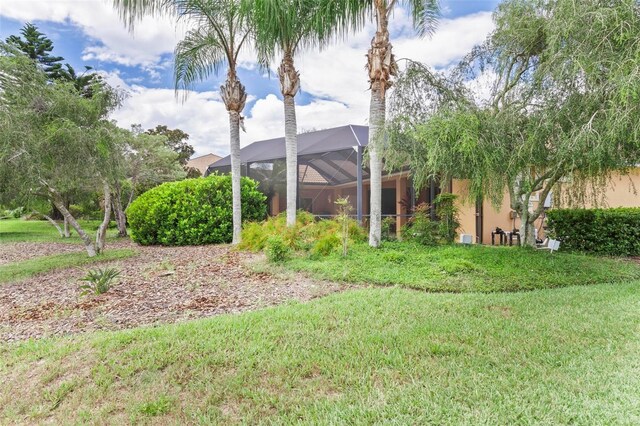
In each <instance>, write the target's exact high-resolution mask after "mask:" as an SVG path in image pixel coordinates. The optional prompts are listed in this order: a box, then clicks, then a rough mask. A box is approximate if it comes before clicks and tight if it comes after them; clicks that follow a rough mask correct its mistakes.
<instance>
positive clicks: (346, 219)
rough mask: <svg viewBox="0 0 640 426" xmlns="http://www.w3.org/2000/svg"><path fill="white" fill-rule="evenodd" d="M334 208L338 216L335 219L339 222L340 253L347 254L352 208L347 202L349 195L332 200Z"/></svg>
mask: <svg viewBox="0 0 640 426" xmlns="http://www.w3.org/2000/svg"><path fill="white" fill-rule="evenodd" d="M334 204H335V205H336V208H337V210H338V216H337V217H336V220H337V221H338V223H339V224H340V241H341V242H342V255H343V256H346V255H347V250H348V249H349V223H350V220H351V219H350V214H351V211H352V210H353V207H351V204H349V197H347V198H338V199H337V200H336V201H334Z"/></svg>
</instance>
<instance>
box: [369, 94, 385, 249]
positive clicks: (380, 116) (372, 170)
mask: <svg viewBox="0 0 640 426" xmlns="http://www.w3.org/2000/svg"><path fill="white" fill-rule="evenodd" d="M384 119H385V101H384V98H382V96H381V94H380V93H379V91H375V90H373V89H372V91H371V107H370V110H369V148H368V150H369V174H370V176H371V180H370V183H371V202H370V203H369V209H370V211H369V245H370V246H371V247H378V246H379V245H380V241H381V237H382V158H381V157H380V152H379V144H380V142H381V141H380V139H381V138H382V131H383V126H384Z"/></svg>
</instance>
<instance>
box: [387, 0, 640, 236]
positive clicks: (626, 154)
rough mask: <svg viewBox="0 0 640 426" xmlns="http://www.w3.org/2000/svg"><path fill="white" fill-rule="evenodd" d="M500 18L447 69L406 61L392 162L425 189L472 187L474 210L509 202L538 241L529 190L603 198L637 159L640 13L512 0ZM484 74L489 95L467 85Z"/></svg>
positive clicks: (625, 5)
mask: <svg viewBox="0 0 640 426" xmlns="http://www.w3.org/2000/svg"><path fill="white" fill-rule="evenodd" d="M494 21H495V30H494V31H492V32H491V34H489V36H488V37H487V40H486V41H485V43H483V44H482V45H480V46H477V47H476V48H474V49H473V50H472V51H471V52H469V54H468V55H466V56H465V58H464V59H463V61H461V63H460V64H459V66H458V67H454V68H452V71H451V72H448V73H446V74H440V73H436V72H433V71H432V70H431V69H429V67H427V66H426V65H423V64H418V63H410V64H408V66H407V69H406V70H405V72H403V74H402V75H401V76H400V78H398V79H397V80H396V81H395V84H394V93H393V95H392V99H391V102H390V113H391V116H392V120H391V123H390V125H389V126H388V128H387V134H388V142H389V143H388V144H387V145H386V148H387V149H386V152H385V154H386V156H385V160H386V163H385V164H386V165H387V166H388V167H401V166H404V165H407V164H409V165H410V168H411V170H412V171H413V174H414V178H415V179H414V182H416V185H417V186H419V187H420V186H424V185H425V184H426V183H427V182H428V180H429V179H431V178H437V177H445V179H449V178H456V179H466V180H468V184H469V191H468V196H469V199H470V200H473V201H475V200H477V199H478V198H479V197H484V198H485V199H487V200H490V201H492V202H493V203H494V204H495V205H499V204H500V203H501V202H502V199H503V197H504V195H505V193H508V196H509V201H510V207H511V208H512V209H513V210H514V211H516V212H517V213H518V216H519V217H520V218H521V220H522V221H523V222H524V223H525V224H528V225H529V226H525V227H523V229H524V231H525V234H524V235H522V240H523V242H524V243H532V242H533V238H532V237H533V235H531V232H530V229H531V225H532V224H533V223H534V221H535V220H536V219H537V218H538V217H539V216H540V215H541V213H542V210H543V208H544V206H543V203H539V204H538V206H537V207H536V208H533V209H532V208H530V207H529V199H530V197H531V196H532V195H533V194H534V193H537V194H539V196H540V198H541V199H543V200H544V199H545V197H546V195H547V194H548V193H549V191H551V189H552V188H553V191H554V194H556V195H558V194H559V193H560V192H562V193H565V194H569V195H572V196H573V198H580V197H583V196H584V195H585V194H588V193H592V192H595V193H602V192H603V191H604V187H605V183H606V180H607V179H606V178H607V177H608V176H610V175H611V173H613V172H614V171H617V170H625V169H628V168H630V167H634V166H635V164H636V163H637V159H638V158H640V121H639V120H637V117H638V116H640V102H638V101H637V99H640V78H639V77H640V61H639V60H638V58H640V41H639V40H640V8H638V2H637V1H636V0H617V1H614V2H609V3H607V2H604V3H603V2H602V1H600V0H582V1H581V2H580V7H576V2H575V1H574V0H557V1H544V0H505V1H503V2H500V5H499V6H498V8H497V10H496V12H495V13H494ZM604 70H606V71H604ZM489 76H491V77H489ZM487 77H489V78H491V79H492V81H493V82H494V83H495V84H490V85H488V86H489V87H490V90H489V93H486V87H487V85H484V84H474V85H469V84H468V82H469V81H476V82H477V81H484V79H485V78H487ZM568 180H570V181H571V185H565V184H563V182H564V181H568ZM589 189H593V190H595V191H589ZM506 190H508V192H506Z"/></svg>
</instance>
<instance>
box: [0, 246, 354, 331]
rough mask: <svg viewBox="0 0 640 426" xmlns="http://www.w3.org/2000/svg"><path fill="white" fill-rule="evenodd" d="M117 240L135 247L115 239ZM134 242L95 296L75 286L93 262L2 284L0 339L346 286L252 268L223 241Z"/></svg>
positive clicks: (231, 308) (308, 295)
mask: <svg viewBox="0 0 640 426" xmlns="http://www.w3.org/2000/svg"><path fill="white" fill-rule="evenodd" d="M43 244H46V243H20V245H21V249H24V250H27V251H32V252H33V250H32V249H31V248H29V247H27V246H29V245H34V246H37V247H40V248H41V247H42V246H43ZM11 245H12V246H15V245H14V244H11ZM6 246H9V244H7V245H4V244H3V245H2V246H0V248H2V249H3V250H4V252H5V253H6V252H7V251H6ZM118 246H119V247H126V246H131V247H134V246H135V245H134V244H132V243H130V242H120V243H118ZM112 247H113V246H112ZM135 247H136V249H137V250H138V251H139V252H140V254H139V255H138V256H136V257H133V258H129V259H124V260H117V261H113V262H109V263H108V265H109V266H110V267H115V268H117V269H119V270H120V271H121V275H120V276H119V278H118V279H117V283H116V284H115V285H114V286H113V287H112V288H111V289H110V290H109V291H108V292H107V293H105V294H103V295H100V296H81V295H80V294H81V291H80V290H79V286H80V285H81V283H80V281H79V279H80V278H81V277H82V276H84V275H85V274H86V271H87V270H89V269H91V268H95V266H83V267H80V268H70V269H64V270H57V271H53V272H50V273H46V274H41V275H38V276H36V277H33V278H30V279H27V280H23V281H18V282H13V283H11V282H10V283H5V284H3V285H0V339H1V340H5V341H14V340H22V339H27V338H32V337H35V338H38V337H43V336H51V335H65V334H73V333H79V332H85V331H92V330H116V329H122V328H130V327H136V326H140V325H148V324H155V323H166V322H175V321H181V320H185V319H192V318H200V317H206V316H211V315H218V314H222V313H236V312H243V311H247V310H253V309H258V308H262V307H266V306H272V305H276V304H280V303H284V302H286V301H289V300H297V301H305V300H310V299H313V298H316V297H320V296H324V295H326V294H329V293H332V292H335V291H340V290H343V289H345V288H347V286H346V285H344V284H336V283H329V282H323V281H316V280H312V279H309V278H306V277H304V276H299V275H293V276H286V277H285V276H274V275H270V274H268V273H264V272H260V273H255V272H252V271H251V270H250V269H249V268H247V267H246V264H247V263H248V262H251V261H253V260H255V255H253V254H250V253H242V252H234V251H231V250H230V249H229V247H228V246H198V247H138V246H135ZM75 248H76V249H80V250H81V249H82V248H81V247H79V246H75ZM54 249H55V247H54ZM54 249H52V251H54ZM42 252H46V250H43V251H42ZM104 266H105V264H102V265H101V267H104Z"/></svg>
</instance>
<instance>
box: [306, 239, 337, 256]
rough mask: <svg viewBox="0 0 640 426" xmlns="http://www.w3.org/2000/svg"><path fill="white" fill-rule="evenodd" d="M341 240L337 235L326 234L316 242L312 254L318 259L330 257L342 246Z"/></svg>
mask: <svg viewBox="0 0 640 426" xmlns="http://www.w3.org/2000/svg"><path fill="white" fill-rule="evenodd" d="M340 243H341V241H340V238H339V237H338V235H336V234H325V235H323V236H322V237H320V238H319V239H318V241H316V243H315V244H314V245H313V248H312V249H311V254H312V255H313V256H316V257H320V256H328V255H329V254H331V253H332V252H333V251H335V250H336V248H337V247H339V246H340Z"/></svg>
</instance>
